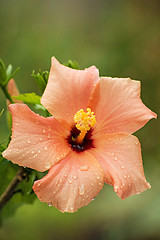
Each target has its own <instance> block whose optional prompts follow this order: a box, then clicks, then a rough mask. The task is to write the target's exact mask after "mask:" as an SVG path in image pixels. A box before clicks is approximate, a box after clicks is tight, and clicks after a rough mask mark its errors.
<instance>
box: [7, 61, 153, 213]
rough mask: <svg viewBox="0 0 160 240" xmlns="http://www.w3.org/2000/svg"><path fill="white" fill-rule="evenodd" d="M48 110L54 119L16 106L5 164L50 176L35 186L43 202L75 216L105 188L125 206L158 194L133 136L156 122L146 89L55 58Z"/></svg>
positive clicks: (46, 103) (46, 97)
mask: <svg viewBox="0 0 160 240" xmlns="http://www.w3.org/2000/svg"><path fill="white" fill-rule="evenodd" d="M41 103H42V104H43V106H45V107H46V109H47V110H48V111H49V112H50V113H51V114H52V115H53V117H48V118H44V117H42V116H39V115H38V114H36V113H34V112H32V111H31V110H30V109H29V108H28V106H27V105H25V104H11V105H10V111H11V113H12V122H13V126H12V140H11V142H10V144H9V146H8V148H7V149H6V150H5V151H4V152H3V156H4V157H5V158H7V159H9V160H11V161H12V162H13V163H17V164H18V165H20V166H24V167H29V168H33V169H36V170H38V171H42V172H43V171H46V170H48V169H49V172H48V173H47V175H46V176H45V177H43V178H42V179H40V180H38V181H35V183H34V185H33V190H34V192H35V193H36V195H37V196H38V198H39V199H40V200H41V201H42V202H47V203H48V204H49V205H53V206H55V207H56V208H58V209H59V210H60V211H61V212H74V211H76V210H77V209H78V208H80V207H82V206H85V205H87V204H88V203H89V202H90V201H91V200H92V199H93V198H94V197H95V196H96V195H97V194H98V193H99V191H100V190H101V189H102V188H103V184H104V183H107V184H110V185H113V187H114V191H115V192H116V193H117V195H118V196H119V197H121V198H122V199H125V198H126V197H128V196H131V195H133V194H138V193H140V192H143V191H144V190H146V189H147V188H150V184H149V183H148V182H147V181H146V179H145V176H144V171H143V165H142V157H141V147H140V143H139V141H138V139H137V138H136V137H135V136H133V135H131V134H132V133H133V132H135V131H137V130H138V129H139V128H141V127H143V126H144V125H145V124H146V123H147V122H148V121H149V120H150V119H151V118H156V114H155V113H153V112H152V111H151V110H149V109H148V108H147V107H146V106H145V105H144V104H143V103H142V101H141V99H140V82H139V81H134V80H131V79H129V78H111V77H101V78H99V72H98V69H97V68H96V67H95V66H91V67H90V68H88V69H85V70H75V69H71V68H68V67H66V66H63V65H61V64H60V63H59V62H58V61H57V60H56V59H55V58H54V57H53V58H52V64H51V70H50V75H49V80H48V84H47V87H46V89H45V92H44V94H43V96H42V99H41Z"/></svg>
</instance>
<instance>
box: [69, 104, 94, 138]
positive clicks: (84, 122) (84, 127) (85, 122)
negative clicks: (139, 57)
mask: <svg viewBox="0 0 160 240" xmlns="http://www.w3.org/2000/svg"><path fill="white" fill-rule="evenodd" d="M74 122H75V123H76V128H77V129H78V130H80V134H79V135H78V137H77V138H76V142H79V143H81V142H82V141H83V139H84V137H85V135H86V133H87V132H88V131H89V130H90V129H91V128H92V127H94V125H95V123H96V117H95V115H94V112H92V111H91V109H90V108H87V111H86V112H84V110H83V109H81V110H79V111H78V112H77V113H76V114H75V115H74Z"/></svg>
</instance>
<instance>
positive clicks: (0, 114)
mask: <svg viewBox="0 0 160 240" xmlns="http://www.w3.org/2000/svg"><path fill="white" fill-rule="evenodd" d="M3 112H4V109H2V111H1V112H0V117H1V116H2V114H3Z"/></svg>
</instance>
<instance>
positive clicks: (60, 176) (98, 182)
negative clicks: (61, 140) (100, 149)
mask: <svg viewBox="0 0 160 240" xmlns="http://www.w3.org/2000/svg"><path fill="white" fill-rule="evenodd" d="M102 187H103V172H102V169H101V167H100V165H99V163H98V162H97V161H96V159H95V158H94V157H93V156H92V155H91V154H89V153H88V152H82V153H78V154H77V153H74V152H71V153H70V154H69V155H68V156H67V157H66V158H65V159H63V160H61V161H60V162H59V163H58V164H56V165H55V166H54V167H52V168H51V169H50V170H49V173H48V174H47V175H46V176H45V177H44V178H42V179H41V180H38V181H36V182H35V183H34V185H33V190H34V191H35V193H36V194H37V196H38V198H39V199H40V200H41V201H42V202H47V203H48V204H49V205H53V206H54V207H56V208H58V209H59V210H60V211H61V212H75V211H77V209H78V208H80V207H82V206H85V205H87V204H88V203H89V202H90V201H91V200H92V199H93V198H94V197H95V196H96V195H97V194H98V193H99V191H100V190H101V189H102Z"/></svg>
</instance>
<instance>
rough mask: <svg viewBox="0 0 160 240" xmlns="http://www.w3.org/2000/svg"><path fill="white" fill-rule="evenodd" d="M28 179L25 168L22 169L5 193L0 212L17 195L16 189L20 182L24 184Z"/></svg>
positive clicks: (1, 198) (1, 200)
mask: <svg viewBox="0 0 160 240" xmlns="http://www.w3.org/2000/svg"><path fill="white" fill-rule="evenodd" d="M26 177H27V173H26V171H25V169H24V168H23V167H20V168H19V170H18V172H17V174H16V175H15V177H14V178H13V180H12V181H11V183H10V184H9V186H8V187H7V189H6V190H5V191H4V193H3V194H2V195H1V197H0V210H1V209H2V208H3V207H4V206H5V204H6V203H7V202H8V201H9V200H10V199H11V197H12V196H13V195H14V193H15V189H16V187H17V186H18V184H19V183H20V182H22V181H23V180H24V179H25V178H26Z"/></svg>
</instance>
